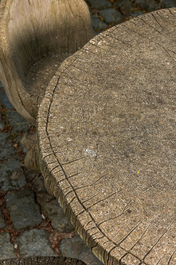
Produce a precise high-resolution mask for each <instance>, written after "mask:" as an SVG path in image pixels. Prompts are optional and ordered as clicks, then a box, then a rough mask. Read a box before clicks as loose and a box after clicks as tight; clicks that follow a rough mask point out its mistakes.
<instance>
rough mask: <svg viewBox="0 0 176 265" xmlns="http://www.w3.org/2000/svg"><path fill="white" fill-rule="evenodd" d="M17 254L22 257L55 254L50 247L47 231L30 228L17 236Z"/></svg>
mask: <svg viewBox="0 0 176 265" xmlns="http://www.w3.org/2000/svg"><path fill="white" fill-rule="evenodd" d="M16 244H17V246H18V249H19V254H20V256H22V257H30V256H35V255H36V254H37V255H38V256H57V254H56V253H55V252H54V250H53V249H52V247H51V243H50V241H49V234H48V232H47V231H44V230H40V229H32V230H29V231H26V232H24V233H23V234H22V235H21V236H19V238H18V240H17V242H16Z"/></svg>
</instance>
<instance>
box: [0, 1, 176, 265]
mask: <svg viewBox="0 0 176 265" xmlns="http://www.w3.org/2000/svg"><path fill="white" fill-rule="evenodd" d="M86 2H87V3H88V5H89V7H90V12H91V16H92V24H93V28H94V30H95V32H96V34H99V33H100V32H102V31H103V30H105V29H107V28H109V27H112V26H113V25H115V24H118V23H121V22H123V21H125V20H128V19H130V18H132V17H135V16H138V15H141V14H143V13H145V12H148V11H152V10H156V9H159V8H163V7H173V6H176V0H168V1H166V0H163V1H157V0H155V1H154V0H148V1H144V0H135V1H133V0H121V1H120V0H119V1H118V0H86ZM0 112H1V116H0V150H1V152H0V260H4V259H9V258H16V257H18V258H21V257H28V256H61V255H63V256H65V257H72V258H77V259H80V260H82V261H83V262H85V263H86V264H91V265H100V264H101V262H99V261H98V259H96V258H95V256H94V255H93V254H92V253H91V251H90V250H89V249H88V248H87V246H86V245H85V244H84V242H83V241H82V240H81V239H80V237H79V236H78V235H77V234H76V232H75V231H74V227H73V226H72V225H71V223H70V222H69V220H68V219H67V217H66V216H65V215H64V213H63V210H62V209H61V207H60V206H59V204H58V202H57V201H56V199H55V198H53V197H52V196H51V195H49V194H48V193H47V192H46V190H45V187H44V183H43V178H42V176H41V174H38V173H36V172H28V171H27V170H26V168H25V167H24V164H23V163H24V162H23V161H24V155H25V152H26V150H25V148H24V147H23V146H22V144H21V142H20V141H21V139H22V136H23V135H24V134H25V133H26V132H33V131H35V128H34V127H33V126H31V124H30V123H29V122H27V121H26V120H25V119H24V118H22V117H21V116H20V115H19V114H18V113H17V112H16V111H15V109H14V108H13V106H12V105H11V104H10V102H9V100H8V98H7V96H6V95H5V92H4V90H3V88H2V84H1V83H0Z"/></svg>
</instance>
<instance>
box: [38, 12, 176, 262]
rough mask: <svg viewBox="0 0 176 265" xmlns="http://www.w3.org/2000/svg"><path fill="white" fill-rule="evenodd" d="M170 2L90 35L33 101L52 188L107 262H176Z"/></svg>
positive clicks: (174, 19)
mask: <svg viewBox="0 0 176 265" xmlns="http://www.w3.org/2000/svg"><path fill="white" fill-rule="evenodd" d="M175 31H176V9H174V8H173V9H167V10H160V11H156V12H153V13H150V14H145V15H143V16H140V17H138V18H135V19H133V20H131V21H129V22H125V23H123V24H121V25H118V26H115V27H113V28H111V29H109V30H107V31H106V32H104V33H102V34H100V35H98V36H96V37H95V38H93V39H92V40H91V41H89V43H88V44H86V45H85V46H84V47H83V48H82V49H81V50H80V51H78V52H76V53H75V54H74V55H72V56H71V57H69V58H68V59H66V60H65V61H64V62H63V63H62V65H61V67H60V68H59V69H58V71H57V72H56V74H55V76H54V77H53V78H52V80H51V82H50V84H49V86H48V88H47V90H46V93H45V97H44V99H43V101H42V104H41V106H40V108H39V115H38V139H39V148H40V165H41V170H42V173H43V175H44V178H45V183H46V186H47V188H48V190H50V191H51V192H52V193H53V194H54V195H55V196H56V198H57V199H58V200H59V202H60V204H61V205H62V207H63V208H64V210H65V212H66V214H67V215H68V216H69V217H70V219H71V221H72V223H73V224H74V226H75V228H76V230H77V231H78V233H79V234H80V235H81V237H82V238H83V239H84V241H85V242H86V243H87V244H88V246H89V247H90V248H91V250H92V251H93V252H94V254H95V255H96V256H97V257H98V258H99V259H100V260H101V261H102V262H103V263H104V264H108V265H116V264H125V265H166V264H167V265H175V264H176V230H175V222H176V218H175V217H176V216H175V214H176V196H175V190H176V163H175V158H176V156H175V155H176V103H175V102H176V89H175V84H176V48H175V47H176V45H175V44H176V34H175Z"/></svg>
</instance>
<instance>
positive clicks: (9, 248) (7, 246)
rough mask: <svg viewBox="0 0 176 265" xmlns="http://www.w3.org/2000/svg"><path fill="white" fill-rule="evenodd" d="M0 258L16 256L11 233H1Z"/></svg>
mask: <svg viewBox="0 0 176 265" xmlns="http://www.w3.org/2000/svg"><path fill="white" fill-rule="evenodd" d="M0 253H1V255H0V259H8V258H16V253H15V250H14V247H13V244H12V243H10V235H9V233H1V234H0Z"/></svg>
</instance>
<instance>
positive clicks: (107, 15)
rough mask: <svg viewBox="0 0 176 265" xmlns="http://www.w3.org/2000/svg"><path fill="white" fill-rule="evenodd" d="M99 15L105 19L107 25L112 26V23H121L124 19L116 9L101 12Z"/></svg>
mask: <svg viewBox="0 0 176 265" xmlns="http://www.w3.org/2000/svg"><path fill="white" fill-rule="evenodd" d="M99 15H100V16H102V17H103V19H104V21H105V22H106V23H107V24H111V23H114V22H120V21H121V20H122V17H123V16H122V15H121V14H120V12H118V11H117V10H116V9H114V8H109V9H105V10H101V11H100V12H99Z"/></svg>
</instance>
